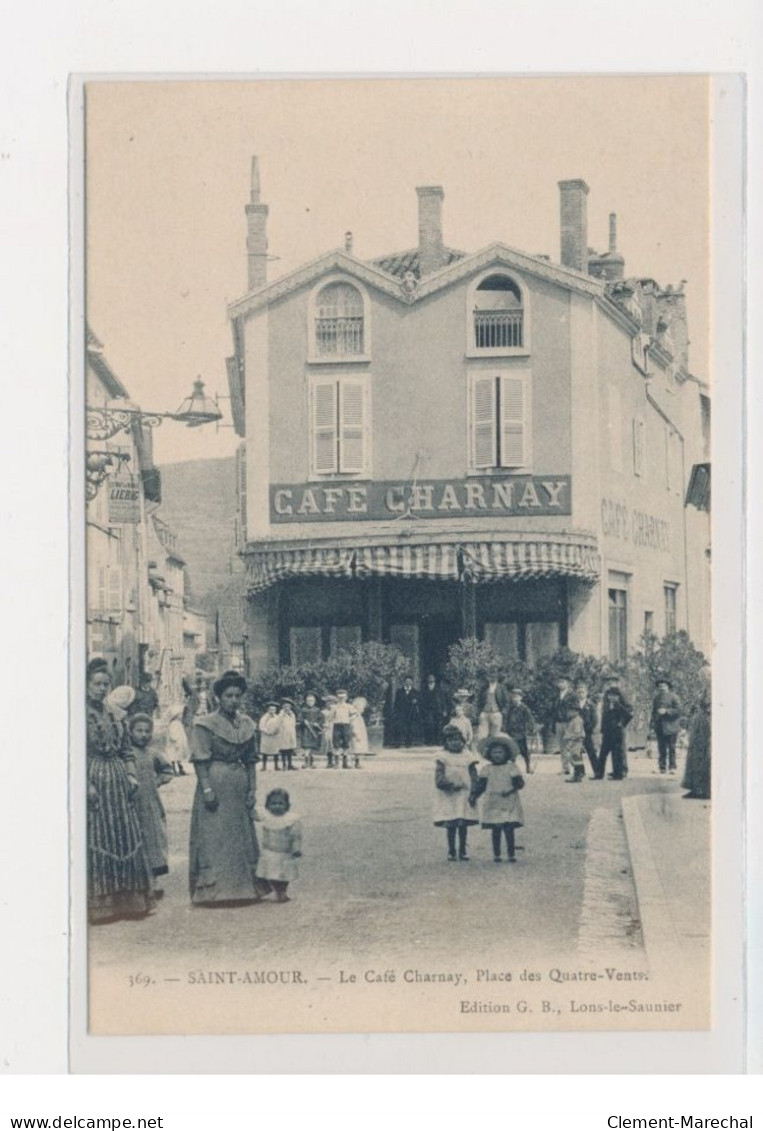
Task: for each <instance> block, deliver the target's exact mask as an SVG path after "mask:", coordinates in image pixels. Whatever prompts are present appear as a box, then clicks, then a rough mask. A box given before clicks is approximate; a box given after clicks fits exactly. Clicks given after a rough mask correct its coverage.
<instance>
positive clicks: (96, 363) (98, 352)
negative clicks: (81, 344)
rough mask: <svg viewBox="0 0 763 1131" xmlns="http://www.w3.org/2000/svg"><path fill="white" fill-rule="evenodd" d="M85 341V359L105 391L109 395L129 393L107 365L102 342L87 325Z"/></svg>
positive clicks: (116, 395) (126, 394)
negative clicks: (104, 387)
mask: <svg viewBox="0 0 763 1131" xmlns="http://www.w3.org/2000/svg"><path fill="white" fill-rule="evenodd" d="M85 341H86V345H85V348H86V351H87V361H88V364H89V365H90V366H92V368H93V369H94V371H95V372H96V373H97V374H98V376H99V377H100V379H101V381H102V382H103V384H104V385H105V386H106V391H107V392H108V394H109V396H111V397H127V396H129V393H128V392H127V389H126V388H125V386H124V385H123V384H122V382H121V381H120V380H119V378H118V377H117V375H116V373H115V372H114V370H113V369H112V368H111V366H110V365H109V363H108V361H107V360H106V358H105V357H104V353H103V344H102V343H101V342H100V341H99V340H98V338H96V336H95V334H94V333H93V331H92V330H91V329H90V327H89V326H86V327H85Z"/></svg>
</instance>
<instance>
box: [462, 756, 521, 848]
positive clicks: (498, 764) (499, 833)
mask: <svg viewBox="0 0 763 1131" xmlns="http://www.w3.org/2000/svg"><path fill="white" fill-rule="evenodd" d="M479 749H480V753H481V754H482V755H483V756H484V758H485V761H484V762H482V763H480V765H479V766H477V771H476V776H475V780H474V785H473V787H472V791H471V794H470V796H469V804H470V805H471V806H472V807H474V806H475V805H476V804H477V800H478V799H479V805H480V818H481V823H482V828H483V829H490V831H491V834H492V840H493V859H494V860H495V862H496V864H500V862H501V842H502V839H503V838H505V839H506V852H507V858H508V861H509V863H510V864H514V863H516V845H515V843H514V830H515V829H519V828H521V827H522V826H523V825H524V823H525V818H524V813H523V811H522V802H521V800H520V798H519V791H520V790H521V789H523V788H524V784H525V781H524V778H523V777H522V774H521V771H520V769H519V758H520V756H521V755H520V750H519V747H518V746H517V744H516V742H515V741H514V739H513V738H511V737H510V736H509V735H508V734H492V735H488V737H487V738H485V739H483V740H482V742H481V743H480V746H479Z"/></svg>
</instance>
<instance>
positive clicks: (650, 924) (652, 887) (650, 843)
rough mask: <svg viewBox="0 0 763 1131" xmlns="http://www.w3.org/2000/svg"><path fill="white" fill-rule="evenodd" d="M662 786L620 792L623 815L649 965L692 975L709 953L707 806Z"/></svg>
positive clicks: (672, 786)
mask: <svg viewBox="0 0 763 1131" xmlns="http://www.w3.org/2000/svg"><path fill="white" fill-rule="evenodd" d="M665 786H666V788H665V789H664V790H659V791H658V792H655V793H650V794H640V795H637V796H631V797H625V798H623V802H622V807H623V818H624V821H625V832H626V836H627V839H628V849H629V852H630V857H631V864H632V868H633V878H634V882H635V886H636V896H637V899H638V907H639V916H640V919H641V928H642V933H643V937H644V946H645V948H646V952H647V956H648V959H649V965H650V968H651V969H652V970H653V972H654V973H655V974H658V975H664V976H667V975H676V974H678V973H682V974H686V975H687V976H690V975H691V973H693V972H694V971H701V970H702V968H704V969H705V971H707V966H708V963H709V961H710V957H711V951H710V936H711V909H712V868H711V843H710V834H711V826H710V820H711V808H710V802H709V801H694V800H684V798H683V791H682V790H680V787H677V783H675V784H674V783H672V782H671V783H668V782H666V783H665Z"/></svg>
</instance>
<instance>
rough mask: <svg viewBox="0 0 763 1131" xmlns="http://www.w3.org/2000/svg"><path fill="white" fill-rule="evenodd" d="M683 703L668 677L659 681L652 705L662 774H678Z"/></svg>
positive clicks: (662, 677)
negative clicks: (677, 744) (677, 757)
mask: <svg viewBox="0 0 763 1131" xmlns="http://www.w3.org/2000/svg"><path fill="white" fill-rule="evenodd" d="M680 716H681V701H680V700H679V698H678V696H677V695H676V694H675V692H674V691H673V685H672V683H671V682H670V680H669V679H668V678H667V676H664V675H662V676H660V678H659V679H658V680H657V694H656V695H655V697H654V701H653V703H652V729H653V731H654V734H655V738H656V739H657V749H658V750H659V752H660V773H661V774H664V773H665V772H666V770H670V772H671V774H674V773H675V772H676V739H677V737H678V732H679V730H680V729H681V724H680V722H679V719H680Z"/></svg>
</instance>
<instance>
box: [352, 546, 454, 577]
mask: <svg viewBox="0 0 763 1131" xmlns="http://www.w3.org/2000/svg"><path fill="white" fill-rule="evenodd" d="M355 576H356V577H372V576H375V577H422V578H434V579H436V580H440V581H458V578H459V559H458V546H457V545H456V544H455V543H453V542H443V543H436V542H424V543H413V544H411V543H408V542H404V543H402V544H401V543H396V544H394V545H391V546H363V547H360V548H359V549H358V550H356V559H355Z"/></svg>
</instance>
